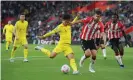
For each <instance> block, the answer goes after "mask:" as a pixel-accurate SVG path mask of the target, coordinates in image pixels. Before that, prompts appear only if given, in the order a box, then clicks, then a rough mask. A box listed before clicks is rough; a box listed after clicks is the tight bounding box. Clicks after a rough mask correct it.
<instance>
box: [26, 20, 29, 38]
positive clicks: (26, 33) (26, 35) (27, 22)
mask: <svg viewBox="0 0 133 80" xmlns="http://www.w3.org/2000/svg"><path fill="white" fill-rule="evenodd" d="M28 28H29V27H28V22H27V30H26V36H28Z"/></svg>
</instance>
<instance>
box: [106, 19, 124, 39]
mask: <svg viewBox="0 0 133 80" xmlns="http://www.w3.org/2000/svg"><path fill="white" fill-rule="evenodd" d="M124 29H125V26H124V25H123V24H122V23H121V21H117V23H116V24H114V23H112V21H108V22H107V23H106V24H105V31H106V32H107V37H108V38H109V39H112V38H120V37H121V33H122V30H124Z"/></svg>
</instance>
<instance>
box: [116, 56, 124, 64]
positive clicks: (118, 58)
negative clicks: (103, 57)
mask: <svg viewBox="0 0 133 80" xmlns="http://www.w3.org/2000/svg"><path fill="white" fill-rule="evenodd" d="M115 58H116V60H117V61H118V63H119V64H120V65H123V63H122V59H121V56H120V55H118V56H115Z"/></svg>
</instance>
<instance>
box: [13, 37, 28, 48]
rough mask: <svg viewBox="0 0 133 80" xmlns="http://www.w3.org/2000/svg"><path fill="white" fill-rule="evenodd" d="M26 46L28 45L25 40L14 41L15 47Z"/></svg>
mask: <svg viewBox="0 0 133 80" xmlns="http://www.w3.org/2000/svg"><path fill="white" fill-rule="evenodd" d="M25 44H28V42H27V39H26V38H23V39H18V40H16V39H15V40H14V46H16V47H19V46H23V45H25Z"/></svg>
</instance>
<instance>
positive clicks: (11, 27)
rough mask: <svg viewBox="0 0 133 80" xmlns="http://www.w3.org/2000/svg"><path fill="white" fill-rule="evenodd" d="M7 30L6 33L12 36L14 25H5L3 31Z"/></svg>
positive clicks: (7, 35)
mask: <svg viewBox="0 0 133 80" xmlns="http://www.w3.org/2000/svg"><path fill="white" fill-rule="evenodd" d="M5 31H6V34H5V36H6V37H12V35H13V31H14V26H13V25H12V24H10V25H9V24H7V25H5V27H4V29H3V33H5Z"/></svg>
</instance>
